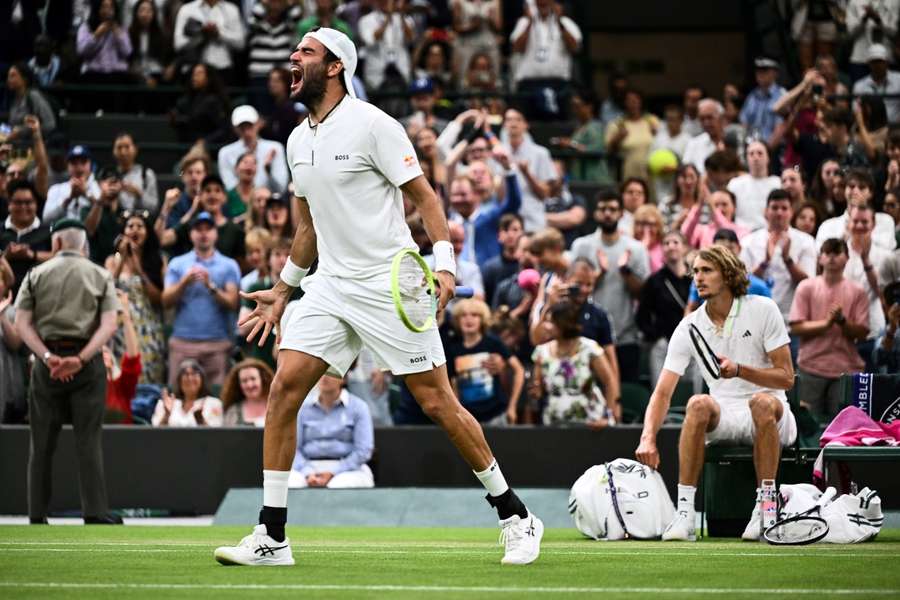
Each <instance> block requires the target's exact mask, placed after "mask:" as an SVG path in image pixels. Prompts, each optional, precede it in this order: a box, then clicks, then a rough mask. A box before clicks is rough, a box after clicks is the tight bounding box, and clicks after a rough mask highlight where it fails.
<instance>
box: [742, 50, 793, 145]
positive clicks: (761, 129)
mask: <svg viewBox="0 0 900 600" xmlns="http://www.w3.org/2000/svg"><path fill="white" fill-rule="evenodd" d="M754 64H755V65H756V83H757V87H755V88H753V91H751V92H750V93H749V94H747V99H746V100H745V101H744V107H743V108H741V115H740V119H741V123H743V125H744V127H745V128H746V130H747V131H746V133H747V136H748V137H750V138H754V137H755V138H759V139H760V140H761V141H763V142H766V141H767V140H768V139H769V138H770V137H771V136H772V132H773V131H774V130H775V126H776V125H778V124H779V123H781V121H782V118H781V117H780V116H779V115H778V114H777V113H776V112H775V111H774V110H772V107H773V106H774V105H775V103H776V102H777V101H778V99H779V98H781V97H782V96H783V95H784V94H785V93H786V90H785V89H784V88H783V87H781V86H780V85H778V83H776V81H775V79H776V77H777V76H778V63H777V62H775V61H774V60H772V59H770V58H757V59H756V61H755V63H754Z"/></svg>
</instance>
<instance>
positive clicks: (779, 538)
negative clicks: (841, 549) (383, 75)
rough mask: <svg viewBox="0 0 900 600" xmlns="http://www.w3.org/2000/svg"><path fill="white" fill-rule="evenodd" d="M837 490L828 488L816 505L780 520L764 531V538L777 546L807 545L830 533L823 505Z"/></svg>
mask: <svg viewBox="0 0 900 600" xmlns="http://www.w3.org/2000/svg"><path fill="white" fill-rule="evenodd" d="M836 494H837V491H836V490H835V489H834V488H828V489H827V490H825V493H823V494H822V496H821V497H820V498H819V501H818V502H816V505H815V506H813V507H812V508H810V509H809V510H806V511H804V512H802V513H800V514H797V515H794V516H792V517H789V518H787V519H782V520H781V521H778V522H777V523H775V524H774V525H772V526H771V527H769V528H767V529H766V530H765V531H764V532H763V539H765V540H766V541H767V542H768V543H770V544H772V545H775V546H805V545H806V544H814V543H816V542H818V541H820V540H822V539H823V538H824V537H825V536H826V535H828V523H827V522H826V521H825V519H823V518H822V515H821V511H822V507H823V506H824V505H825V504H827V503H828V502H829V501H830V500H831V499H832V498H834V496H835V495H836Z"/></svg>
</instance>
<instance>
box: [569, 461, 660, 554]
mask: <svg viewBox="0 0 900 600" xmlns="http://www.w3.org/2000/svg"><path fill="white" fill-rule="evenodd" d="M569 514H571V515H572V518H573V519H574V520H575V527H576V528H577V529H578V531H580V532H581V533H583V534H584V535H586V536H587V537H589V538H593V539H595V540H601V539H605V540H623V539H629V538H634V539H644V540H645V539H653V538H658V537H660V536H661V535H662V532H663V529H665V528H666V526H667V525H668V524H669V522H670V521H671V520H672V518H673V517H674V515H675V507H674V506H673V505H672V499H671V498H669V492H668V491H667V490H666V484H665V482H663V478H662V476H661V475H660V474H659V473H658V472H656V471H654V470H653V469H651V468H649V467H647V466H645V465H642V464H641V463H639V462H637V461H634V460H629V459H627V458H617V459H616V460H614V461H611V462H608V463H604V464H602V465H595V466H593V467H591V468H590V469H588V470H587V471H585V472H584V474H583V475H582V476H581V477H579V478H578V480H577V481H576V482H575V485H573V486H572V491H571V492H570V493H569Z"/></svg>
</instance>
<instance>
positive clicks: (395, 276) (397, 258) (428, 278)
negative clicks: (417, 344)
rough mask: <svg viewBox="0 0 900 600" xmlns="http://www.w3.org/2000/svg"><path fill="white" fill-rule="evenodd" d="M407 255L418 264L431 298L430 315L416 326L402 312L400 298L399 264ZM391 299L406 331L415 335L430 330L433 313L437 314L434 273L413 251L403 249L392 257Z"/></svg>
mask: <svg viewBox="0 0 900 600" xmlns="http://www.w3.org/2000/svg"><path fill="white" fill-rule="evenodd" d="M407 255H409V256H412V257H413V258H414V259H415V260H416V262H417V263H419V266H420V267H422V273H423V274H424V275H425V284H426V287H427V288H428V293H429V294H430V295H431V298H432V301H431V315H430V316H429V317H428V318H427V319H426V320H425V323H424V324H422V325H416V324H415V323H413V322H412V321H411V320H410V318H409V316H408V315H407V314H406V311H405V310H403V302H402V300H401V298H400V283H399V280H400V263H401V262H402V261H403V258H404V257H405V256H407ZM391 297H392V298H393V299H394V308H395V309H396V311H397V316H399V317H400V320H401V321H403V324H404V325H406V327H407V328H408V329H410V330H411V331H415V332H417V333H423V332H425V331H428V330H429V329H430V328H431V325H432V324H433V323H434V316H435V313H436V312H437V294H436V293H435V285H434V273H432V272H431V268H430V267H429V266H428V263H426V262H425V259H424V258H422V257H421V256H420V255H419V253H418V252H416V251H415V250H412V249H410V248H405V249H403V250H401V251H400V252H398V253H397V254H395V255H394V260H393V261H392V262H391Z"/></svg>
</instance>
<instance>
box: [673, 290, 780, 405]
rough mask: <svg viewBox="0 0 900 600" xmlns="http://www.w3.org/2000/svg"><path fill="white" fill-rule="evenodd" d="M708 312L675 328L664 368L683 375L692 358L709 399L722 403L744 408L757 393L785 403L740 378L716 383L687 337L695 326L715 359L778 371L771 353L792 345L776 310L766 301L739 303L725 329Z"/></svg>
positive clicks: (748, 299)
mask: <svg viewBox="0 0 900 600" xmlns="http://www.w3.org/2000/svg"><path fill="white" fill-rule="evenodd" d="M707 306H708V303H706V304H704V305H703V306H701V307H700V308H698V309H697V310H695V311H694V312H692V313H691V314H689V315H688V316H686V317H685V318H683V319H682V320H681V323H679V324H678V327H676V328H675V332H674V333H673V334H672V337H671V339H670V340H669V348H668V351H667V352H666V362H665V364H663V368H664V369H666V370H669V371H672V372H673V373H676V374H678V375H679V376H680V375H684V372H685V369H687V367H688V365H689V364H690V362H691V359H692V358H693V359H694V361H695V362H696V363H697V368H698V369H699V370H700V372H701V373H702V374H703V379H704V380H705V381H706V385H707V386H709V393H710V395H711V396H712V397H713V398H715V399H716V400H717V401H719V403H725V402H728V401H733V402H736V403H742V404H744V405H746V403H747V400H748V399H749V398H750V396H752V395H753V394H755V393H757V392H765V393H767V394H771V395H773V396H775V397H776V398H778V399H780V400H781V401H782V402H785V403H787V396H786V395H785V393H784V390H773V389H768V388H764V387H762V386H759V385H756V384H755V383H750V382H749V381H747V380H746V379H741V378H740V377H732V378H730V379H714V378H713V377H712V375H711V374H710V373H709V371H708V370H707V369H706V367H704V365H703V361H702V360H700V355H699V354H698V352H697V350H696V348H695V347H694V343H693V342H692V341H691V336H690V331H689V328H690V325H691V324H694V325H696V326H697V329H699V330H700V333H701V335H703V337H704V338H705V339H706V341H707V343H709V345H710V347H711V348H712V349H713V352H714V353H715V354H716V355H719V356H724V357H727V358H729V359H731V361H732V362H734V363H737V364H740V365H747V366H749V367H753V368H755V369H770V368H772V367H773V366H774V365H773V364H772V361H771V359H770V358H769V354H768V353H769V352H772V351H773V350H775V349H777V348H780V347H781V346H785V345H787V344H790V342H791V339H790V337H789V336H788V332H787V328H786V327H785V325H784V320H783V319H782V317H781V311H780V310H779V309H778V305H777V304H775V302H774V301H772V299H771V298H765V297H763V296H741V297H739V298H735V299H734V302H732V304H731V311H730V312H729V313H728V317H727V318H726V320H725V325H724V327H722V329H719V328H717V327H716V326H715V325H714V324H713V322H712V321H711V320H710V318H709V315H708V314H707V312H706V307H707ZM698 343H699V344H700V346H701V348H702V347H703V342H702V341H700V340H698ZM705 351H706V350H705V348H704V352H705ZM707 360H709V359H707Z"/></svg>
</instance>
